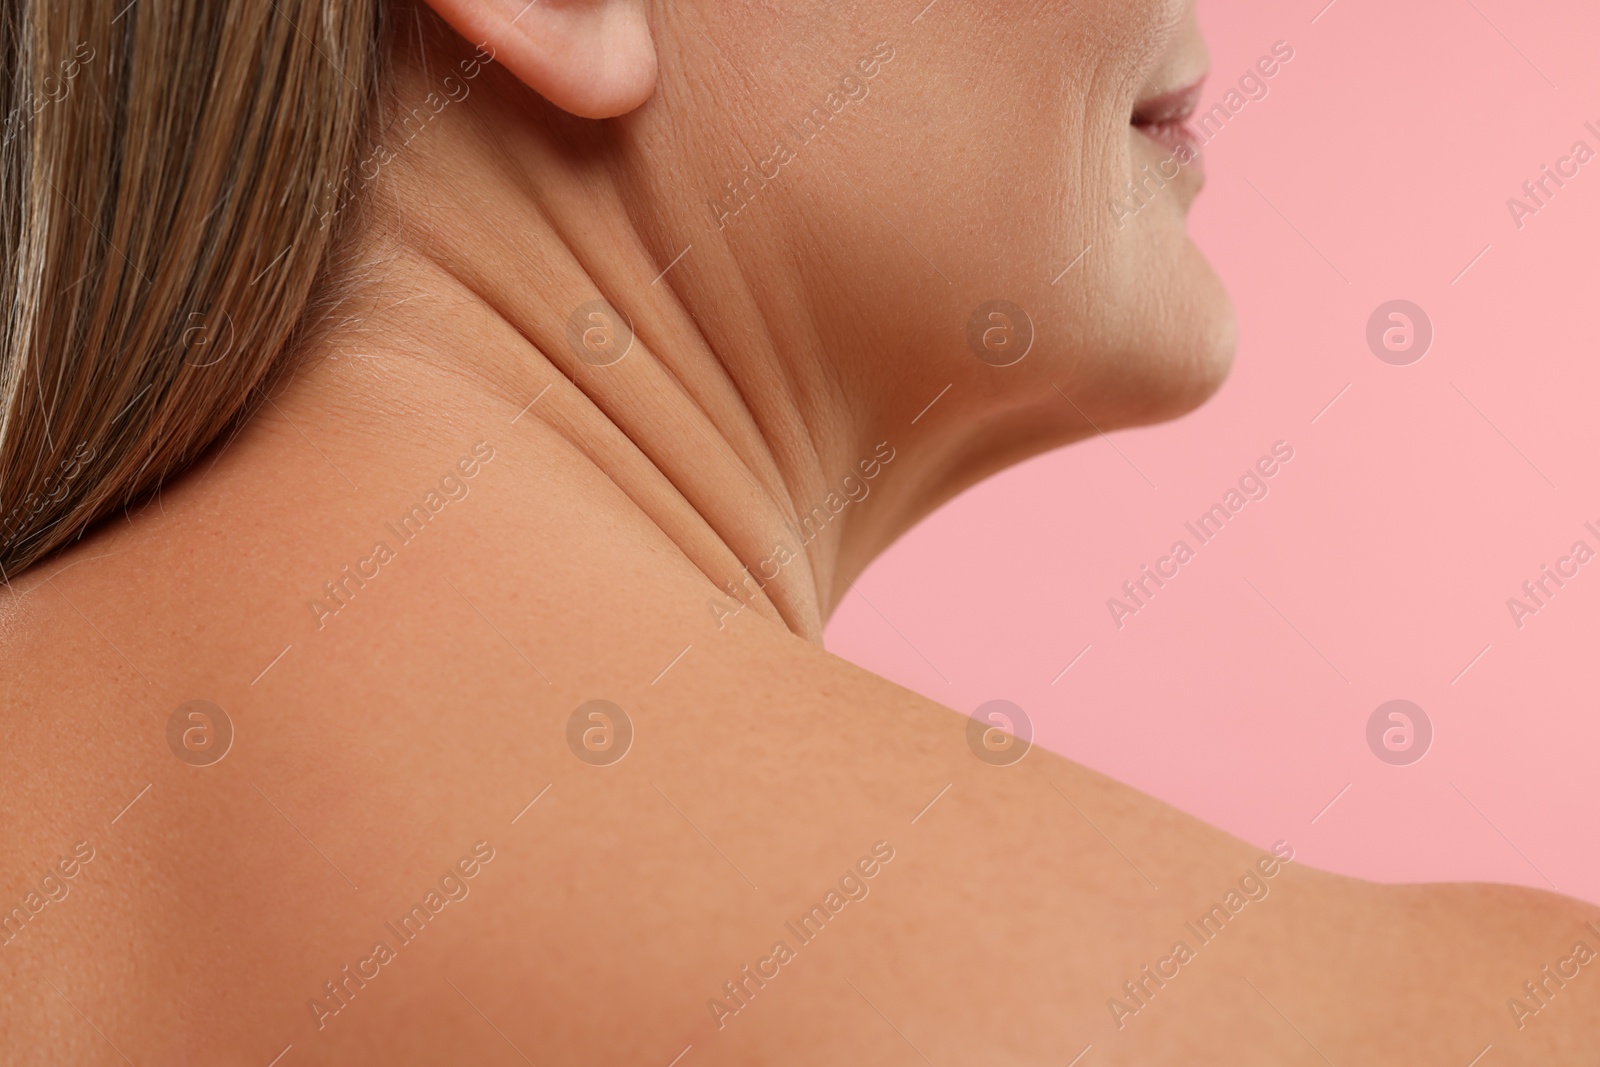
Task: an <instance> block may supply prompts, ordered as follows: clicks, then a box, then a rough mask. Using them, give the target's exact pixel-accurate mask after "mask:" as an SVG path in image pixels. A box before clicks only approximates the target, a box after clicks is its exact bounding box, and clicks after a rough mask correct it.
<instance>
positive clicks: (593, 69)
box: [427, 0, 656, 119]
mask: <svg viewBox="0 0 1600 1067" xmlns="http://www.w3.org/2000/svg"><path fill="white" fill-rule="evenodd" d="M427 4H428V6H430V7H432V8H433V10H434V11H435V12H436V13H437V14H438V15H439V17H440V18H442V19H444V20H445V21H446V22H448V23H449V24H450V26H451V27H452V28H453V29H454V30H455V31H456V32H457V33H459V34H460V35H461V36H462V37H464V38H466V40H467V41H469V42H471V43H472V44H487V45H488V46H489V47H490V48H492V49H494V55H495V61H496V62H498V63H501V64H503V65H504V66H505V67H506V69H508V70H510V71H511V73H513V74H515V75H516V76H517V77H518V78H520V79H522V81H523V82H524V83H525V84H526V85H527V86H528V87H529V88H530V89H532V90H533V91H534V92H536V93H538V94H539V95H540V96H542V97H544V98H545V99H546V100H548V101H550V102H551V103H552V104H554V105H556V106H557V107H559V108H561V109H562V110H564V111H570V112H571V113H572V114H574V115H579V116H581V117H583V118H588V119H604V118H611V117H612V116H615V115H623V114H626V113H627V112H629V111H632V110H633V109H634V108H636V107H638V106H639V105H640V104H642V103H644V102H645V101H646V100H648V99H649V98H650V94H651V93H653V92H655V88H656V47H655V42H654V41H653V40H651V38H650V25H649V23H648V22H647V21H646V19H645V12H644V0H531V2H530V0H427Z"/></svg>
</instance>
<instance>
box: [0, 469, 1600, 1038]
mask: <svg viewBox="0 0 1600 1067" xmlns="http://www.w3.org/2000/svg"><path fill="white" fill-rule="evenodd" d="M471 446H472V442H470V441H464V442H463V445H462V447H461V448H460V449H457V450H456V451H459V452H460V455H456V454H455V453H454V452H451V453H450V454H448V455H445V454H443V453H441V454H440V455H437V456H435V455H428V456H424V457H421V458H417V459H415V460H414V462H411V463H410V465H409V466H408V467H407V468H406V469H405V471H404V472H402V473H401V474H400V475H397V476H395V477H394V479H393V481H394V485H392V486H385V488H384V489H383V490H382V493H381V494H380V495H381V496H382V499H378V500H375V501H374V500H367V499H365V498H362V499H359V500H355V501H352V500H351V499H349V498H344V497H330V498H328V499H331V500H334V501H337V502H336V503H328V502H327V501H326V500H324V501H323V502H321V503H316V502H311V503H306V502H300V503H299V504H298V505H297V506H298V508H299V510H295V509H293V508H291V509H288V510H287V511H286V510H285V508H284V505H283V503H282V501H283V497H281V496H279V497H274V496H273V494H272V493H270V492H264V491H262V490H263V487H262V486H259V485H254V486H253V485H249V484H245V485H243V486H241V487H240V488H239V489H238V490H237V492H238V496H237V497H236V498H235V499H233V500H231V501H227V502H226V503H227V505H228V506H227V507H226V508H223V507H222V506H221V504H219V503H218V501H217V500H216V499H214V498H213V497H212V496H210V495H208V494H196V495H195V496H194V497H192V498H189V499H185V498H184V496H183V494H182V492H181V491H180V492H177V493H175V494H174V496H173V497H172V498H170V499H169V500H168V501H167V502H166V505H165V506H166V507H167V509H168V512H167V516H168V519H167V521H168V522H169V523H170V524H172V525H169V526H166V527H153V526H152V527H146V528H143V529H141V528H140V527H139V526H138V525H137V524H130V525H129V526H128V527H127V529H126V530H125V531H123V532H121V533H120V534H119V533H115V532H113V533H112V534H110V535H108V536H105V537H102V538H100V539H99V540H97V541H94V542H91V543H86V544H85V545H84V546H83V547H82V549H81V553H82V554H81V555H80V556H78V557H70V556H69V557H68V558H65V559H63V560H62V561H60V563H59V564H58V566H57V567H56V568H54V569H51V570H49V571H41V572H39V573H38V574H37V575H35V574H30V575H28V576H24V577H23V578H22V579H20V580H19V581H18V583H17V587H16V588H15V589H14V590H13V593H12V597H11V599H10V600H9V601H7V605H6V606H5V608H4V609H3V613H4V614H3V621H0V629H3V636H0V660H3V663H0V667H3V668H4V669H3V673H0V677H3V678H4V679H5V680H4V681H3V682H0V685H4V686H6V689H5V693H6V697H5V708H6V715H5V720H4V724H3V726H0V729H3V730H4V731H5V738H6V741H7V744H6V745H5V747H4V750H3V752H0V761H3V767H0V782H3V783H4V785H3V786H0V799H3V802H4V804H5V808H6V811H7V816H8V819H9V820H10V822H11V825H12V829H9V830H8V833H7V834H6V835H5V838H4V845H3V846H0V847H3V849H4V855H3V856H0V860H3V864H0V867H3V870H4V872H5V873H4V880H3V882H0V891H3V892H4V893H5V896H4V897H3V898H0V908H4V909H6V911H7V913H8V914H9V915H10V916H11V918H10V919H9V920H8V921H7V925H6V927H5V930H6V932H5V938H4V939H5V947H4V948H3V949H0V966H3V967H4V970H3V971H0V983H3V986H4V990H3V995H4V996H5V997H6V999H7V1001H8V1005H9V1007H8V1010H7V1012H6V1013H5V1016H4V1021H3V1022H0V1027H3V1030H0V1047H3V1048H5V1049H6V1055H7V1057H13V1056H15V1057H23V1056H25V1055H26V1054H27V1051H28V1050H29V1049H33V1048H36V1047H38V1046H39V1045H40V1044H41V1043H44V1042H49V1043H50V1044H51V1045H52V1047H54V1048H57V1049H60V1050H62V1052H61V1057H62V1062H69V1063H78V1062H81V1063H91V1062H100V1061H102V1060H106V1059H108V1058H111V1057H112V1056H113V1054H111V1053H109V1051H108V1046H112V1045H114V1046H115V1048H116V1049H117V1051H118V1052H120V1053H122V1054H124V1055H126V1056H128V1057H130V1058H131V1059H132V1060H133V1061H134V1062H159V1061H162V1060H169V1061H170V1060H177V1061H180V1062H198V1061H201V1060H212V1059H216V1060H223V1061H227V1062H241V1063H256V1062H259V1063H263V1064H264V1063H268V1062H270V1061H272V1058H273V1057H274V1056H277V1055H279V1054H280V1053H282V1052H284V1051H285V1050H290V1051H289V1052H288V1056H292V1057H293V1058H294V1060H293V1062H301V1063H316V1062H328V1063H338V1062H363V1061H372V1062H386V1063H407V1062H416V1063H428V1062H438V1061H440V1060H441V1059H450V1060H454V1061H465V1062H485V1063H498V1062H505V1063H521V1062H524V1061H525V1060H531V1061H532V1062H538V1063H591V1062H659V1063H662V1064H667V1063H671V1062H673V1061H674V1057H679V1056H682V1057H683V1058H682V1059H681V1060H679V1061H678V1062H679V1063H681V1064H683V1065H685V1067H688V1065H690V1064H692V1063H700V1064H704V1063H727V1064H735V1063H738V1064H746V1063H773V1064H778V1063H782V1064H801V1063H819V1064H820V1063H827V1064H836V1063H847V1062H882V1063H896V1062H906V1063H912V1062H920V1060H919V1058H918V1057H919V1055H920V1056H921V1057H922V1058H925V1059H927V1060H929V1061H931V1062H935V1063H976V1062H983V1063H989V1064H1044V1063H1057V1064H1059V1063H1065V1062H1068V1061H1070V1060H1071V1059H1072V1058H1073V1057H1074V1056H1076V1055H1078V1054H1079V1052H1080V1051H1082V1050H1084V1049H1085V1048H1090V1047H1091V1046H1092V1049H1091V1051H1090V1053H1089V1056H1090V1057H1092V1059H1090V1058H1086V1059H1085V1060H1084V1062H1085V1063H1091V1062H1094V1063H1161V1062H1173V1063H1177V1062H1195V1061H1196V1059H1202V1060H1203V1059H1206V1058H1208V1057H1209V1058H1213V1059H1226V1060H1228V1061H1229V1062H1243V1063H1252V1062H1260V1063H1291V1062H1306V1063H1316V1062H1322V1060H1321V1058H1320V1057H1322V1056H1324V1055H1325V1056H1327V1057H1329V1058H1331V1059H1332V1061H1333V1062H1337V1063H1343V1062H1393V1063H1414V1062H1418V1058H1419V1057H1420V1056H1421V1054H1422V1053H1421V1052H1420V1051H1419V1050H1426V1051H1427V1058H1428V1060H1429V1061H1430V1062H1431V1061H1433V1060H1438V1061H1439V1062H1457V1061H1459V1062H1461V1063H1463V1064H1465V1063H1467V1062H1469V1061H1470V1060H1471V1059H1472V1057H1473V1056H1474V1055H1477V1054H1478V1052H1479V1051H1480V1050H1481V1049H1482V1048H1483V1047H1484V1046H1485V1045H1487V1044H1491V1043H1492V1044H1494V1045H1495V1055H1496V1056H1497V1057H1502V1058H1500V1059H1498V1060H1497V1062H1519V1061H1520V1062H1569V1061H1568V1060H1564V1059H1562V1058H1561V1057H1562V1056H1565V1055H1568V1051H1567V1050H1571V1049H1575V1048H1577V1044H1576V1042H1577V1041H1578V1040H1579V1036H1580V1035H1582V1034H1585V1033H1591V1034H1592V1033H1593V1032H1594V1030H1593V1027H1594V1025H1595V1014H1594V1013H1595V1010H1596V1009H1595V1004H1596V996H1597V994H1600V978H1597V977H1595V976H1593V975H1592V974H1591V971H1592V970H1593V969H1594V968H1591V967H1589V966H1588V963H1589V957H1588V956H1587V955H1584V954H1582V953H1579V952H1578V951H1577V950H1576V949H1575V946H1576V945H1577V944H1580V943H1582V944H1585V945H1593V946H1600V935H1596V934H1594V933H1592V932H1586V930H1585V928H1584V927H1583V926H1582V922H1583V921H1584V920H1585V918H1586V917H1587V916H1586V913H1585V909H1582V908H1581V907H1579V906H1578V905H1576V904H1574V903H1572V902H1570V901H1566V900H1564V899H1561V898H1554V897H1548V896H1545V895H1541V894H1535V893H1531V892H1526V891H1521V890H1501V889H1491V888H1486V887H1413V888H1405V889H1396V888H1385V887H1378V886H1372V885H1367V884H1364V883H1360V882H1354V881H1351V880H1348V879H1342V878H1336V877H1333V876H1330V875H1326V874H1322V873H1319V872H1316V871H1312V870H1310V869H1307V868H1306V867H1305V866H1304V865H1303V864H1302V863H1300V862H1299V861H1298V860H1297V859H1295V858H1293V845H1294V843H1293V842H1282V843H1279V845H1278V847H1277V848H1276V849H1275V848H1274V847H1273V846H1272V845H1266V846H1265V847H1255V846H1252V845H1249V844H1246V843H1245V842H1241V841H1238V840H1236V839H1234V838H1231V837H1229V836H1227V835H1225V834H1222V833H1220V832H1218V831H1216V830H1214V829H1211V828H1209V827H1206V826H1204V825H1203V824H1201V823H1199V822H1197V821H1195V820H1193V819H1191V818H1189V817H1187V816H1185V815H1183V814H1182V813H1180V812H1177V811H1175V810H1173V809H1171V808H1169V807H1167V806H1165V805H1163V804H1161V803H1159V802H1157V801H1155V800H1153V799H1152V798H1149V797H1147V796H1144V795H1142V794H1139V793H1138V792H1136V791H1134V790H1131V789H1128V788H1126V787H1124V786H1121V785H1118V784H1117V783H1115V782H1112V781H1110V780H1108V779H1106V778H1104V777H1102V776H1100V775H1097V774H1095V773H1094V772H1092V771H1090V770H1087V769H1085V768H1083V767H1080V766H1078V765H1075V764H1073V763H1071V762H1069V761H1067V760H1063V759H1061V758H1059V757H1056V756H1053V755H1051V754H1049V753H1046V752H1044V751H1042V750H1037V749H1036V750H1033V751H1030V752H1028V753H1027V754H1026V755H1025V756H1024V757H1023V758H1021V759H1020V760H1015V761H1012V760H1010V759H1005V758H993V755H992V753H993V751H994V749H993V747H992V746H986V745H985V744H984V739H983V738H982V737H981V735H979V736H977V737H975V736H974V734H973V733H972V731H971V729H970V725H969V720H968V719H967V718H966V717H965V716H963V715H960V714H958V713H956V712H954V711H952V710H950V709H947V708H943V707H940V706H939V705H937V704H934V703H933V702H930V701H927V700H925V699H923V698H921V697H919V696H917V695H915V694H912V693H910V692H907V691H905V690H903V689H901V688H899V687H897V686H894V685H892V684H891V683H889V682H887V681H885V680H883V679H880V678H877V677H875V676H873V675H871V674H869V673H867V672H865V671H862V670H860V669H858V668H856V667H854V666H852V665H850V664H848V663H845V662H843V661H841V660H839V659H838V658H837V657H834V656H831V655H829V654H828V653H827V652H825V651H823V650H821V649H819V648H816V647H815V646H812V645H809V644H807V643H806V642H803V641H801V640H799V639H797V638H795V637H793V636H792V635H790V634H788V633H787V632H786V631H784V630H783V629H782V628H781V627H778V626H776V625H774V624H772V623H771V622H769V621H767V620H765V619H763V618H761V617H760V616H759V615H757V613H755V612H754V611H740V612H737V613H734V614H731V615H730V614H729V612H728V610H727V608H728V604H727V603H725V602H719V601H718V600H717V597H718V596H720V594H717V593H716V592H715V590H714V586H712V585H711V584H710V583H709V582H707V581H705V580H704V577H703V576H702V575H699V574H698V573H697V572H695V571H694V569H693V568H692V567H689V566H687V564H686V562H685V561H684V560H683V559H682V557H681V556H677V555H674V553H673V551H672V550H671V548H670V546H669V545H666V544H664V543H662V542H661V541H659V540H654V539H652V538H651V536H650V534H649V532H648V530H646V529H645V528H644V527H643V526H641V525H638V524H637V523H636V522H635V520H634V519H633V518H631V517H630V513H629V510H628V507H627V504H626V501H623V500H616V501H612V502H610V503H607V502H606V501H605V500H604V499H602V500H601V503H600V504H599V505H596V504H594V502H593V500H594V498H593V495H592V494H591V495H590V496H589V497H587V498H586V499H587V500H588V505H587V506H586V507H585V508H584V509H583V510H581V511H580V510H568V509H570V508H575V505H576V503H577V501H576V500H575V499H569V498H567V497H564V496H563V493H575V492H576V491H575V490H571V489H563V487H562V485H561V484H560V483H559V481H558V480H554V479H541V478H540V477H539V472H538V468H537V464H536V463H533V461H531V460H530V461H529V463H530V465H529V466H528V467H527V468H518V467H517V464H518V462H519V458H518V455H517V454H516V452H515V451H514V450H513V449H511V448H502V449H500V450H499V451H498V452H497V454H496V459H495V460H490V461H483V460H480V461H479V464H478V466H477V469H476V473H475V474H473V475H472V476H471V477H470V478H469V477H467V476H466V475H464V474H462V473H461V471H462V468H460V467H456V466H455V464H456V463H457V461H458V460H462V459H463V458H464V457H466V456H470V455H471V454H472V451H471ZM496 462H499V463H500V464H501V466H500V467H495V466H494V463H496ZM441 464H443V465H444V466H449V467H452V468H454V469H455V470H456V472H457V478H456V482H455V483H452V484H460V485H469V483H470V493H458V494H456V495H455V496H454V497H451V495H450V494H449V493H444V492H441V494H440V496H441V499H442V500H443V501H444V502H443V503H442V504H440V506H439V507H438V508H437V509H430V517H429V518H428V519H427V520H426V522H427V525H426V527H425V529H424V531H423V532H422V533H420V534H416V535H414V536H413V537H412V538H411V539H410V540H405V541H402V540H401V538H400V537H399V536H398V535H397V534H385V533H384V532H383V531H382V526H383V524H385V523H390V524H392V523H393V522H394V521H395V519H396V518H397V517H398V516H399V515H401V514H409V513H410V512H409V511H408V510H407V509H406V508H405V507H404V505H405V504H406V502H407V500H408V499H409V497H410V496H415V498H416V500H417V501H419V502H420V503H421V506H423V507H424V508H428V505H429V501H428V499H427V497H426V492H428V491H432V490H434V489H437V488H438V487H439V485H438V479H437V478H435V477H433V476H432V475H429V474H426V473H425V474H423V475H421V476H420V481H419V480H418V477H419V476H418V475H417V473H416V472H419V471H420V472H428V471H431V470H432V468H433V467H435V466H440V465H441ZM441 469H443V467H441ZM507 471H516V472H517V473H518V474H519V475H520V477H517V478H512V477H508V476H506V472H507ZM496 476H500V477H502V478H503V481H502V482H501V483H495V482H493V481H492V479H493V478H494V477H496ZM407 479H410V481H407ZM359 480H360V482H361V483H362V484H370V478H369V477H368V476H366V475H365V474H362V475H361V476H360V478H359ZM412 483H416V485H417V486H419V487H410V488H408V486H411V485H412ZM269 488H270V487H269ZM491 490H493V491H491ZM522 493H528V494H531V496H530V497H528V498H524V497H521V496H519V494H522ZM274 500H276V501H277V503H272V501H274ZM452 508H454V509H456V510H455V511H452V510H451V509H452ZM474 509H475V510H474ZM391 513H393V514H391ZM223 514H225V515H226V516H227V519H226V521H224V520H223V519H222V518H221V517H220V516H221V515H223ZM375 524H376V525H375ZM513 537H520V538H536V539H540V540H541V543H543V544H545V545H546V546H547V551H546V552H545V554H544V555H543V556H542V557H538V556H536V557H535V558H534V559H533V560H532V561H531V562H527V561H523V562H518V560H523V559H524V557H523V556H521V555H520V554H518V555H515V556H513V555H511V554H505V555H502V554H500V553H497V552H496V551H495V548H494V546H495V545H496V544H498V543H504V539H506V538H513ZM391 542H395V543H391ZM376 543H384V544H386V546H387V547H388V548H389V549H390V550H391V555H392V556H393V558H392V559H388V560H384V561H382V562H381V563H380V564H377V565H376V570H374V569H373V566H372V565H370V564H369V565H363V563H362V561H363V560H375V559H376V555H375V554H374V553H373V545H374V544H376ZM352 553H354V555H352ZM62 567H66V568H67V569H64V570H63V569H60V568H62ZM46 574H48V575H49V577H48V578H46V577H45V575H46ZM349 574H355V575H356V576H357V577H360V578H361V581H360V582H359V583H357V582H354V581H351V580H350V579H349V578H348V577H347V575H349ZM330 583H331V584H334V585H335V588H337V589H341V590H343V593H342V595H341V596H339V597H337V598H331V599H323V600H322V601H321V603H322V607H323V610H322V611H320V612H319V611H318V610H317V609H316V608H315V607H314V605H315V603H317V598H318V595H319V591H320V592H321V593H322V594H323V595H324V596H327V590H326V588H325V585H327V584H330ZM716 607H720V608H721V609H722V610H714V608H716ZM335 609H337V610H335ZM991 740H992V739H991ZM986 754H987V755H986ZM1580 957H1582V958H1580ZM1546 965H1548V969H1545V968H1546ZM1550 976H1554V977H1550ZM1525 981H1527V982H1532V983H1533V984H1534V985H1535V986H1536V988H1537V990H1541V991H1542V992H1536V991H1530V990H1529V989H1527V988H1525V987H1524V986H1523V983H1524V982H1525ZM1591 986H1592V987H1594V988H1593V990H1592V991H1591V989H1590V987H1591ZM1517 997H1521V998H1522V999H1523V1001H1524V1003H1525V1005H1526V1006H1528V1008H1529V1009H1530V1010H1529V1011H1528V1012H1527V1013H1526V1014H1525V1015H1517V1014H1516V1013H1515V1012H1513V1011H1512V1010H1511V1009H1510V1008H1508V1006H1507V1001H1508V998H1517ZM1514 1016H1515V1017H1514ZM1586 1027H1587V1028H1588V1029H1585V1028H1586ZM1563 1042H1566V1044H1563ZM1199 1050H1207V1051H1205V1052H1203V1053H1202V1052H1201V1051H1199ZM288 1056H286V1057H285V1059H284V1061H283V1062H284V1063H286V1064H287V1063H289V1062H291V1061H290V1060H289V1058H288ZM691 1057H692V1059H691ZM1540 1057H1543V1058H1542V1059H1541V1058H1540Z"/></svg>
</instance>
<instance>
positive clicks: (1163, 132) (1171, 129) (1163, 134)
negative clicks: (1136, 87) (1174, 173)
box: [1134, 122, 1205, 174]
mask: <svg viewBox="0 0 1600 1067" xmlns="http://www.w3.org/2000/svg"><path fill="white" fill-rule="evenodd" d="M1134 129H1136V130H1138V131H1139V132H1140V133H1142V134H1144V136H1146V137H1148V138H1149V139H1150V140H1151V141H1154V142H1155V143H1156V144H1158V145H1160V146H1161V147H1162V148H1163V149H1165V150H1166V151H1167V153H1168V154H1169V158H1171V159H1172V160H1173V162H1175V163H1177V164H1178V165H1179V166H1181V167H1186V168H1189V169H1192V170H1194V171H1196V172H1197V173H1201V174H1203V173H1204V172H1205V165H1204V161H1203V159H1202V157H1201V154H1200V142H1199V140H1198V139H1197V138H1196V137H1195V132H1194V128H1193V127H1192V126H1190V125H1189V124H1188V123H1187V122H1157V123H1151V124H1150V125H1148V126H1135V127H1134Z"/></svg>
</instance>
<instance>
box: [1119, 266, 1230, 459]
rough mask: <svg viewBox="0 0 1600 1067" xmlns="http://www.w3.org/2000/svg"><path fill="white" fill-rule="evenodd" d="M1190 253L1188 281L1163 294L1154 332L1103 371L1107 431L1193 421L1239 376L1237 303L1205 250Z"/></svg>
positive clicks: (1150, 313)
mask: <svg viewBox="0 0 1600 1067" xmlns="http://www.w3.org/2000/svg"><path fill="white" fill-rule="evenodd" d="M1186 243H1187V242H1186ZM1186 251H1187V255H1186V256H1185V257H1184V260H1185V261H1184V262H1183V263H1182V264H1181V273H1180V274H1179V275H1178V276H1176V277H1172V278H1169V279H1168V284H1166V285H1165V286H1162V287H1161V291H1162V296H1161V298H1160V305H1159V307H1152V308H1148V309H1146V312H1145V314H1144V315H1143V316H1142V321H1143V322H1144V323H1145V324H1146V325H1147V332H1145V333H1143V334H1142V335H1141V336H1138V337H1133V338H1128V339H1127V340H1125V341H1123V342H1122V343H1121V344H1118V345H1115V346H1114V348H1115V354H1114V355H1113V356H1111V357H1110V358H1108V359H1106V360H1104V361H1103V362H1102V363H1101V366H1102V367H1103V368H1104V373H1103V374H1101V375H1099V376H1097V380H1096V382H1095V387H1094V395H1095V400H1096V406H1097V407H1098V408H1099V409H1100V414H1101V416H1103V418H1096V420H1095V421H1096V423H1097V424H1098V425H1099V426H1100V427H1101V429H1106V430H1109V429H1112V428H1114V427H1129V426H1145V425H1149V424H1151V423H1157V422H1166V421H1168V420H1171V419H1176V418H1179V417H1180V416H1183V415H1187V414H1188V413H1189V412H1191V411H1193V410H1194V409H1196V408H1198V407H1199V406H1200V405H1201V404H1204V403H1205V402H1206V401H1207V400H1209V399H1211V397H1212V396H1214V395H1215V394H1216V392H1217V390H1219V389H1220V388H1222V384H1223V382H1225V381H1226V380H1227V378H1228V372H1229V371H1230V370H1231V369H1232V368H1233V357H1234V350H1235V348H1236V346H1237V342H1238V324H1237V322H1236V320H1235V318H1234V311H1233V301H1232V300H1231V299H1230V298H1229V297H1228V291H1227V289H1225V288H1224V287H1223V285H1222V281H1221V279H1220V278H1218V277H1217V275H1216V273H1215V272H1214V271H1213V270H1212V269H1211V265H1210V264H1209V263H1207V262H1206V260H1205V258H1204V257H1203V256H1202V255H1201V254H1200V252H1199V250H1198V249H1196V248H1195V247H1194V245H1192V244H1188V246H1187V250H1186Z"/></svg>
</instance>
